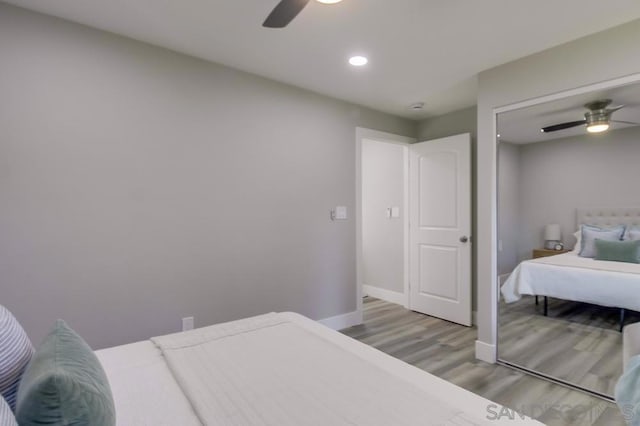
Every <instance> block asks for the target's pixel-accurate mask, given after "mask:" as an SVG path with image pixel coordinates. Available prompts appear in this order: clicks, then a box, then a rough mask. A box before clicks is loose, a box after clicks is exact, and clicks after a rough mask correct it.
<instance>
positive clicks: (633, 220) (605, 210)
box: [576, 207, 640, 229]
mask: <svg viewBox="0 0 640 426" xmlns="http://www.w3.org/2000/svg"><path fill="white" fill-rule="evenodd" d="M582 224H586V225H600V226H612V225H626V226H640V207H597V208H594V207H590V208H577V209H576V229H578V228H580V225H582Z"/></svg>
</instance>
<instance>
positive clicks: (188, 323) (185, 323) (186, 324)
mask: <svg viewBox="0 0 640 426" xmlns="http://www.w3.org/2000/svg"><path fill="white" fill-rule="evenodd" d="M187 330H193V317H186V318H182V331H187Z"/></svg>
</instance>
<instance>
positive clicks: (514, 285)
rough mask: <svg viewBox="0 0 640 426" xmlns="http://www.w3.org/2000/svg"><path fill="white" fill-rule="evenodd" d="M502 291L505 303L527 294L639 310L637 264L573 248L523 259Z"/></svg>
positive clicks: (639, 293)
mask: <svg viewBox="0 0 640 426" xmlns="http://www.w3.org/2000/svg"><path fill="white" fill-rule="evenodd" d="M501 292H502V296H503V297H504V300H505V301H506V302H507V303H511V302H515V301H516V300H520V297H521V295H523V294H530V295H539V296H551V297H557V298H559V299H565V300H573V301H576V302H586V303H593V304H596V305H601V306H610V307H617V308H626V309H632V310H635V311H640V264H635V263H626V262H609V261H603V260H594V259H591V258H584V257H580V256H578V255H577V253H575V252H570V253H564V254H559V255H556V256H549V257H542V258H538V259H532V260H525V261H524V262H522V263H520V264H519V265H518V266H517V267H516V269H514V271H513V272H512V273H511V275H510V276H509V278H508V279H507V281H506V282H505V283H504V284H503V285H502V288H501Z"/></svg>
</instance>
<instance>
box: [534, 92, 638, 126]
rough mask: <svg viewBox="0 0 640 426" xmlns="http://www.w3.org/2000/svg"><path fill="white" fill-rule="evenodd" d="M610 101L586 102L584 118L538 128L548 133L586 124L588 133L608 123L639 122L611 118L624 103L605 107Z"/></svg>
mask: <svg viewBox="0 0 640 426" xmlns="http://www.w3.org/2000/svg"><path fill="white" fill-rule="evenodd" d="M610 103H611V99H600V100H596V101H593V102H589V103H586V104H585V105H584V107H585V108H586V109H588V110H589V111H587V112H585V113H584V120H577V121H568V122H566V123H559V124H554V125H552V126H547V127H543V128H542V129H540V131H542V132H543V133H550V132H556V131H558V130H564V129H570V128H571V127H577V126H583V125H586V126H587V131H588V132H589V133H599V132H604V131H605V130H607V129H609V125H610V123H627V124H636V125H637V124H640V123H633V122H631V121H618V120H612V119H611V116H612V115H613V113H614V112H616V111H618V110H619V109H621V108H624V105H619V106H616V107H612V108H607V107H608V106H609V104H610Z"/></svg>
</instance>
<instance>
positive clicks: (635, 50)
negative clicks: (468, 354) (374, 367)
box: [476, 20, 640, 360]
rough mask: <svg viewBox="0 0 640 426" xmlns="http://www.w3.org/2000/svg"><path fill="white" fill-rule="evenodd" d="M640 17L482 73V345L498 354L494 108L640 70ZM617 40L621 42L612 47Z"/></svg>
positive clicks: (485, 353)
mask: <svg viewBox="0 0 640 426" xmlns="http://www.w3.org/2000/svg"><path fill="white" fill-rule="evenodd" d="M639 39H640V20H636V21H632V22H630V23H628V24H625V25H622V26H619V27H616V28H613V29H610V30H607V31H604V32H601V33H597V34H594V35H591V36H588V37H584V38H581V39H578V40H576V41H573V42H571V43H567V44H564V45H561V46H558V47H555V48H552V49H549V50H545V51H543V52H540V53H537V54H535V55H531V56H528V57H526V58H523V59H519V60H517V61H514V62H510V63H508V64H505V65H502V66H499V67H497V68H493V69H491V70H487V71H484V72H482V73H480V75H479V77H478V151H477V152H478V157H477V159H478V170H477V179H478V180H477V183H478V188H477V191H478V219H477V220H478V227H477V237H478V238H477V240H476V244H478V245H479V247H478V264H477V274H478V341H479V343H478V345H477V346H476V348H477V352H476V353H477V354H478V355H480V356H481V357H482V358H483V359H488V360H490V359H493V356H494V355H495V346H494V345H495V342H496V324H497V304H496V302H497V283H496V274H497V259H496V255H495V253H496V251H495V250H496V246H497V240H496V238H495V235H496V185H497V180H496V144H495V134H496V133H495V117H494V110H495V109H496V108H500V107H503V106H505V105H511V104H513V103H517V102H522V101H525V100H527V99H533V98H537V97H540V96H544V95H549V94H552V93H557V92H561V91H566V90H569V89H573V88H578V87H582V86H585V85H590V84H594V83H598V82H602V81H606V80H610V79H614V78H620V77H623V76H627V75H631V74H634V73H638V71H639V70H640V43H638V40H639ZM612 46H615V48H612Z"/></svg>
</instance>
